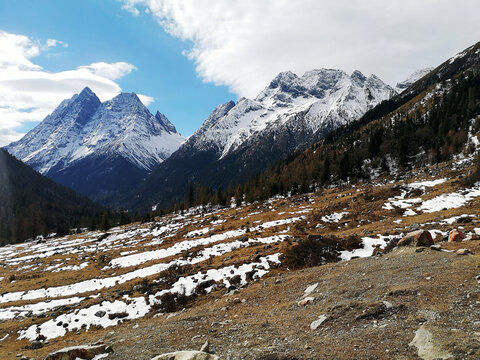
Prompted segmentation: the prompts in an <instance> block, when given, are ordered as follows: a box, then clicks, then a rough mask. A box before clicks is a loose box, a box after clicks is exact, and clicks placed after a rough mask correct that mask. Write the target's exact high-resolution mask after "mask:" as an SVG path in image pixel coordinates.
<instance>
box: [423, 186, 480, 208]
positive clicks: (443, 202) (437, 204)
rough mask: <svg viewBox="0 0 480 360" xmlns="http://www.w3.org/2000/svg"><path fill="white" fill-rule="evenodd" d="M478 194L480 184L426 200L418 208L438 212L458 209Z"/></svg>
mask: <svg viewBox="0 0 480 360" xmlns="http://www.w3.org/2000/svg"><path fill="white" fill-rule="evenodd" d="M478 196H480V185H476V186H475V187H473V188H471V189H465V190H461V191H458V192H453V193H450V194H442V195H439V196H436V197H434V198H433V199H429V200H425V201H424V202H423V203H422V205H421V206H420V207H419V208H418V209H419V210H421V211H423V212H426V213H432V212H437V211H441V210H444V209H456V208H459V207H462V206H463V205H465V204H466V203H467V202H468V201H471V200H473V199H474V198H476V197H478Z"/></svg>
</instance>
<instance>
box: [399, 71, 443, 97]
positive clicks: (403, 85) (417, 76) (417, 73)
mask: <svg viewBox="0 0 480 360" xmlns="http://www.w3.org/2000/svg"><path fill="white" fill-rule="evenodd" d="M433 69H434V68H433V67H427V68H424V69H419V70H417V71H415V72H414V73H413V74H411V75H410V76H409V77H408V78H406V79H405V80H403V81H402V82H399V83H397V85H396V86H395V90H396V91H397V93H399V94H400V93H401V92H402V91H403V90H405V89H406V88H408V87H409V86H410V85H412V84H413V83H414V82H416V81H417V80H420V79H421V78H422V77H424V76H425V75H427V74H428V73H429V72H431V71H432V70H433Z"/></svg>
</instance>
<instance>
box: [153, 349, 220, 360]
mask: <svg viewBox="0 0 480 360" xmlns="http://www.w3.org/2000/svg"><path fill="white" fill-rule="evenodd" d="M152 360H220V358H219V357H218V356H217V355H213V354H208V353H206V352H203V351H175V352H171V353H167V354H162V355H158V356H155V357H154V358H153V359H152Z"/></svg>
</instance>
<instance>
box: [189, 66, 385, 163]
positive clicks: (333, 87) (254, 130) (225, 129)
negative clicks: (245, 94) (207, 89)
mask: <svg viewBox="0 0 480 360" xmlns="http://www.w3.org/2000/svg"><path fill="white" fill-rule="evenodd" d="M394 94H395V90H394V89H392V88H391V87H390V86H389V85H387V84H385V83H384V82H382V81H381V80H380V79H379V78H377V77H376V76H375V75H371V76H370V77H368V78H367V77H365V76H364V75H363V74H362V73H360V72H359V71H355V72H354V73H353V74H352V75H351V76H349V75H347V74H346V73H345V72H343V71H341V70H331V69H320V70H312V71H309V72H306V73H305V74H304V75H303V76H301V77H298V76H297V75H295V74H293V73H292V72H290V71H287V72H283V73H280V74H279V75H278V76H277V77H276V78H275V79H273V80H272V82H271V83H270V85H269V86H267V87H266V88H265V89H264V90H263V91H262V92H261V93H260V94H259V95H258V96H257V97H256V98H255V99H254V100H251V99H246V98H242V99H240V100H239V101H238V102H237V103H236V104H234V103H233V102H228V103H226V104H223V105H220V106H219V107H217V108H216V109H215V110H214V112H213V113H212V114H211V115H210V117H209V118H208V119H207V120H206V121H205V122H204V124H203V125H202V127H201V128H200V129H199V130H198V131H197V132H195V134H194V135H192V136H191V137H190V138H189V139H188V141H187V142H186V144H185V147H192V148H194V149H196V150H198V151H202V150H205V149H212V148H213V149H215V150H216V151H217V152H218V155H219V158H220V159H221V158H224V157H225V156H227V155H228V154H230V153H232V152H233V151H235V150H236V149H238V148H239V147H240V146H241V145H242V144H244V143H245V142H246V141H247V140H249V139H250V138H252V137H253V136H255V135H256V134H259V133H261V132H262V131H264V130H266V129H268V131H271V130H272V129H273V128H279V127H281V126H282V125H285V124H286V123H288V122H295V121H297V120H296V117H297V116H298V115H300V114H302V116H304V117H305V120H306V122H305V124H306V125H307V126H308V127H309V129H308V130H309V131H311V132H312V133H316V132H319V131H322V130H324V129H333V128H336V127H338V126H341V125H344V124H346V123H348V122H351V121H353V120H356V119H357V118H359V117H360V116H362V115H363V114H364V113H365V112H366V111H367V110H369V109H370V108H372V107H374V106H375V105H377V104H378V103H380V102H381V101H383V100H386V99H389V98H390V97H391V96H392V95H394ZM299 124H300V123H299ZM298 126H304V125H303V123H302V125H298ZM294 127H295V125H294ZM303 130H305V129H303Z"/></svg>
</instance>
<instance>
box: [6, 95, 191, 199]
mask: <svg viewBox="0 0 480 360" xmlns="http://www.w3.org/2000/svg"><path fill="white" fill-rule="evenodd" d="M184 141H185V139H184V138H183V137H182V136H181V135H180V134H179V133H178V132H177V131H176V129H175V127H174V126H173V125H172V123H170V122H169V121H168V119H167V118H166V117H165V116H164V115H162V114H160V113H159V112H157V114H156V115H155V116H153V115H152V114H151V113H150V111H149V110H148V109H147V108H146V107H145V106H144V105H143V104H142V102H141V101H140V99H139V98H138V97H137V95H135V94H134V93H122V94H120V95H118V96H116V97H114V98H113V99H112V100H109V101H106V102H104V103H101V102H100V100H99V99H98V97H97V96H96V95H95V94H94V93H93V92H92V91H91V90H90V89H89V88H85V89H84V90H83V91H82V92H81V93H80V94H78V95H74V96H73V97H72V98H71V99H69V100H64V101H63V102H62V103H61V104H60V105H59V106H58V107H57V108H56V109H55V111H54V112H53V113H52V114H51V115H49V116H47V117H46V118H45V120H43V121H42V122H41V123H40V124H39V125H38V126H37V127H35V128H34V129H33V130H31V131H30V132H29V133H28V134H26V135H25V136H24V137H23V138H22V139H21V140H19V141H17V142H14V143H12V144H10V145H8V146H7V147H6V148H5V149H6V150H7V151H8V152H10V153H11V154H12V155H14V156H15V157H17V158H18V159H20V160H22V161H23V162H25V163H26V164H28V165H30V166H31V167H32V168H33V169H35V170H37V171H39V172H40V173H41V174H43V175H46V176H48V177H50V178H51V179H53V180H55V181H56V182H58V183H60V184H63V185H65V186H68V187H70V188H72V189H74V190H76V191H78V192H79V193H81V194H83V195H86V196H88V197H89V198H91V199H93V200H96V201H99V202H102V203H105V204H115V203H116V200H117V198H118V197H119V195H120V194H122V193H125V192H127V191H129V190H130V189H131V188H132V187H136V186H137V185H138V183H140V182H141V181H142V180H143V178H145V177H146V176H147V175H148V173H149V172H150V171H151V170H152V169H153V168H154V167H155V166H157V165H158V164H160V163H161V162H162V161H163V160H165V159H166V158H167V157H168V156H169V155H170V154H171V153H172V152H173V151H175V150H176V149H177V148H178V147H179V146H180V145H181V144H182V143H183V142H184Z"/></svg>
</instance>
